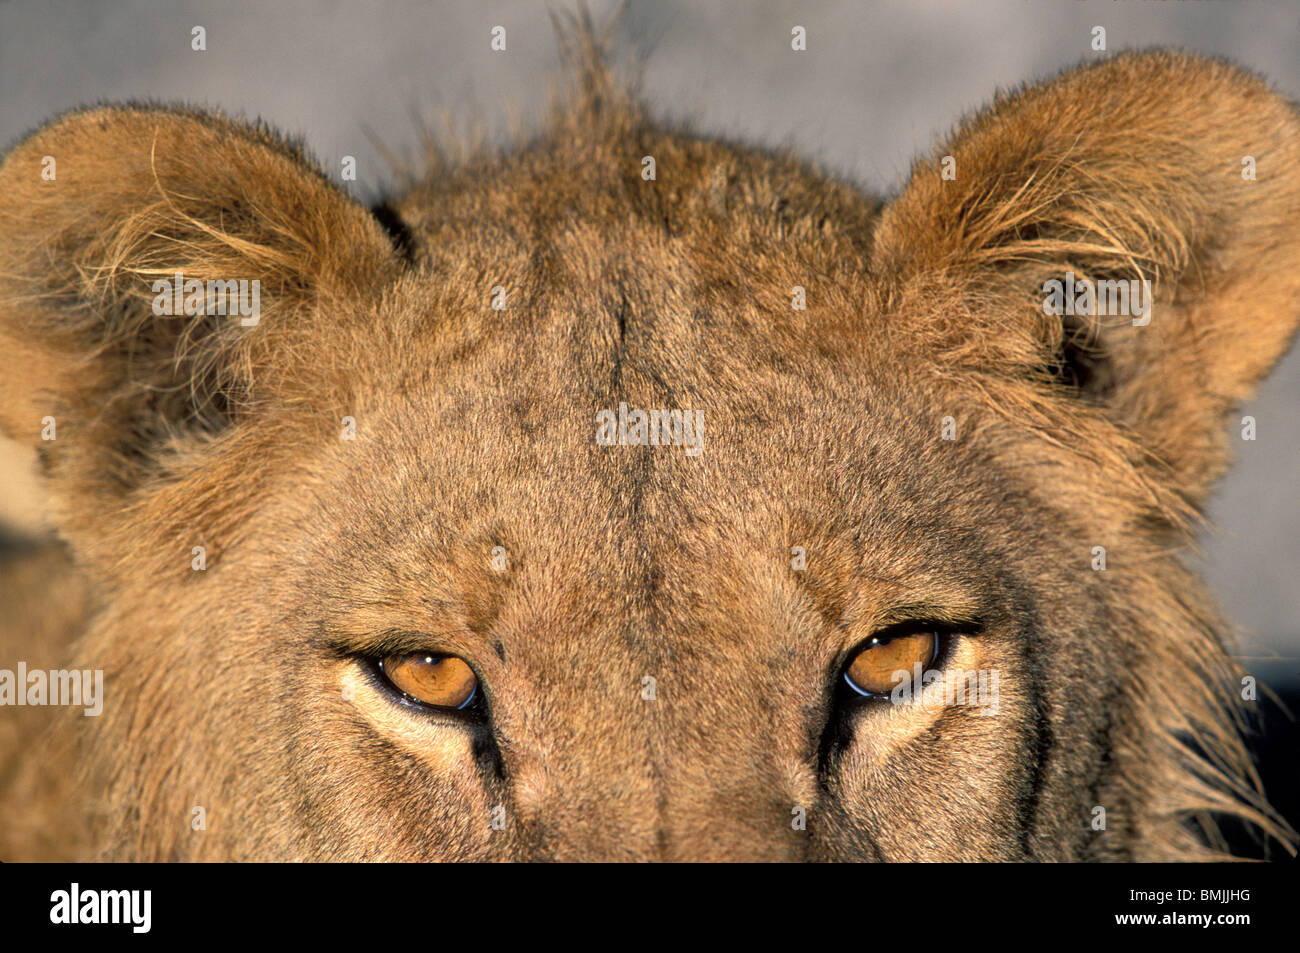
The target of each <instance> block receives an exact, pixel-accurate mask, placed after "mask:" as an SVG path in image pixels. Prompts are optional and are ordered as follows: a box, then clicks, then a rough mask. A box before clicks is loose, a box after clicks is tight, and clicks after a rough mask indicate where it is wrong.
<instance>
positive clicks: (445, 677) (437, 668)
mask: <svg viewBox="0 0 1300 953" xmlns="http://www.w3.org/2000/svg"><path fill="white" fill-rule="evenodd" d="M379 668H380V671H382V672H383V673H384V677H385V678H387V679H388V681H389V682H390V683H392V686H393V687H394V688H396V689H397V690H398V691H399V692H401V693H402V694H403V695H405V696H406V697H407V698H409V699H411V700H412V701H416V702H419V703H420V704H422V705H430V706H432V707H434V708H452V709H461V708H465V707H467V706H468V705H469V704H470V702H472V701H474V696H475V695H477V694H478V676H476V675H475V674H474V670H473V669H472V668H470V667H469V665H468V663H466V662H465V660H464V659H460V658H457V657H456V656H454V655H431V654H429V653H427V652H413V653H411V654H409V655H387V656H385V657H384V658H383V659H381V660H380V662H379Z"/></svg>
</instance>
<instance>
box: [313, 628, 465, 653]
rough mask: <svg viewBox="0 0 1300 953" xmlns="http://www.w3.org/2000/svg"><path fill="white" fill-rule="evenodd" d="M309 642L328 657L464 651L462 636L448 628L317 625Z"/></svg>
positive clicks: (462, 634)
mask: <svg viewBox="0 0 1300 953" xmlns="http://www.w3.org/2000/svg"><path fill="white" fill-rule="evenodd" d="M312 641H313V642H314V643H315V644H316V646H317V647H318V648H319V649H320V650H321V651H323V652H327V653H329V654H332V655H339V656H345V655H366V656H375V657H377V656H382V655H401V654H405V653H408V652H448V653H452V654H462V653H464V652H465V651H466V650H467V644H466V643H467V641H468V640H467V639H466V638H464V633H461V632H458V631H454V630H453V629H452V628H451V627H448V628H446V629H437V630H436V631H430V630H425V629H414V628H403V627H394V628H375V629H365V630H363V629H360V628H355V627H351V626H338V627H335V626H329V625H327V624H325V623H321V624H320V625H319V626H317V628H316V631H315V634H314V637H313V639H312Z"/></svg>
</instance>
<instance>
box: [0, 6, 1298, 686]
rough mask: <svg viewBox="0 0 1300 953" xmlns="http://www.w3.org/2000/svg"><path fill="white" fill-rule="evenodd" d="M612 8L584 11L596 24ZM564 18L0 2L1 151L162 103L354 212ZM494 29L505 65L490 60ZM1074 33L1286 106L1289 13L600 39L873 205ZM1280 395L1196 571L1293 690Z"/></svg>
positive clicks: (11, 492) (732, 16)
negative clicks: (430, 134) (264, 135)
mask: <svg viewBox="0 0 1300 953" xmlns="http://www.w3.org/2000/svg"><path fill="white" fill-rule="evenodd" d="M614 6H615V4H613V3H605V2H599V0H593V2H592V3H591V4H590V7H591V11H592V14H593V17H594V19H595V20H596V21H597V23H600V22H603V21H604V20H605V18H606V17H607V16H608V14H609V13H610V12H611V11H612V10H613V9H614ZM572 8H573V4H571V3H566V2H560V0H554V2H552V3H549V4H548V3H542V2H537V0H533V2H522V0H521V2H506V0H484V2H472V0H463V2H449V3H439V2H388V0H371V2H366V3H343V2H269V3H268V2H260V3H251V2H215V0H117V2H97V0H86V2H71V0H35V2H18V0H9V2H2V0H0V147H3V148H7V147H8V146H9V145H12V144H13V143H14V141H15V140H16V139H17V138H18V137H20V136H21V135H23V134H24V133H26V132H28V131H30V130H32V129H33V128H35V127H36V126H38V125H40V124H41V123H42V122H44V121H45V120H46V119H48V118H49V117H51V116H52V115H54V114H55V113H58V112H60V111H62V110H66V109H69V108H72V107H75V106H80V105H84V104H88V103H93V102H96V101H99V100H125V99H155V100H166V101H177V100H179V101H185V102H189V103H196V104H201V105H205V106H209V107H217V108H220V109H222V110H225V111H227V112H231V113H236V114H244V115H246V116H249V117H256V116H261V117H263V118H265V119H267V120H269V121H271V122H272V123H273V124H275V125H276V126H278V127H279V128H280V129H281V130H283V131H285V132H287V133H291V134H296V135H300V136H302V137H303V138H304V139H305V141H306V143H307V145H308V148H309V149H310V150H311V151H312V152H314V153H315V155H316V156H317V157H318V158H319V159H320V160H321V161H322V163H324V164H325V166H326V168H327V169H329V170H331V171H332V172H334V173H335V174H337V171H338V168H339V158H340V157H341V156H343V155H354V156H356V157H357V158H358V160H359V162H358V179H359V181H358V182H357V183H355V186H356V188H355V191H356V194H357V195H358V197H361V198H367V199H368V198H373V197H374V196H376V195H377V194H378V192H379V190H380V189H381V188H382V187H383V185H385V184H386V182H387V181H389V170H388V169H387V167H386V165H385V163H384V162H383V161H381V159H380V155H379V152H378V151H377V150H376V148H375V146H374V144H373V143H372V141H371V140H370V138H368V136H367V134H366V130H367V129H368V130H372V131H373V133H374V135H375V136H377V137H378V138H379V139H380V140H382V141H383V142H384V143H385V144H387V146H388V147H389V148H391V149H392V150H393V151H394V152H396V153H398V154H410V155H414V152H415V148H416V143H417V132H416V124H415V121H414V118H413V117H414V116H416V115H421V116H424V117H430V118H432V117H436V116H437V115H438V114H439V112H440V111H441V110H443V109H449V110H451V111H452V113H454V114H455V115H458V116H460V117H471V116H473V117H478V118H479V119H481V120H482V121H483V122H484V123H485V125H486V127H487V129H488V131H489V133H490V134H491V135H492V136H494V137H496V136H500V135H502V134H503V133H504V131H505V130H506V128H507V126H508V123H509V121H510V119H511V117H512V116H513V117H515V118H516V119H517V120H519V121H520V122H521V123H522V124H523V126H524V127H525V128H528V127H531V126H533V125H535V121H536V119H537V117H538V114H539V111H540V108H541V106H542V105H543V103H544V101H545V95H546V91H547V85H548V81H549V80H550V79H552V78H553V76H554V71H555V67H556V63H557V43H556V39H555V35H554V31H553V29H552V26H551V22H550V13H551V12H552V11H564V10H570V9H572ZM498 24H500V25H503V26H505V27H506V29H507V39H508V51H507V52H505V53H493V52H491V51H490V49H489V31H490V30H491V28H492V27H493V26H495V25H498ZM795 24H799V25H802V26H804V27H805V28H806V29H807V35H808V51H807V52H805V53H797V54H796V53H793V52H792V51H791V49H790V29H791V27H792V26H794V25H795ZM195 25H202V26H203V27H205V28H206V31H207V50H206V51H205V52H194V51H192V50H191V49H190V31H191V28H192V27H193V26H195ZM1094 25H1101V26H1104V27H1105V28H1106V31H1107V39H1108V45H1109V50H1110V52H1115V51H1117V50H1120V49H1124V48H1128V47H1142V46H1151V45H1164V46H1177V47H1184V48H1187V49H1191V50H1197V51H1202V52H1205V53H1211V54H1217V55H1221V56H1226V57H1230V58H1231V59H1233V60H1236V61H1237V62H1239V63H1241V64H1243V65H1245V66H1248V67H1251V68H1253V69H1255V70H1257V71H1259V72H1261V73H1263V74H1264V75H1266V76H1267V77H1268V78H1269V79H1271V80H1272V82H1273V83H1274V84H1276V86H1277V87H1278V88H1279V89H1281V90H1283V91H1284V92H1285V93H1287V94H1288V95H1290V96H1291V97H1292V98H1296V97H1297V95H1298V94H1300V58H1298V57H1297V55H1296V51H1297V40H1298V39H1300V7H1297V5H1296V4H1295V3H1294V2H1293V0H1278V2H1270V0H1238V2H1206V0H1200V2H1198V0H1189V2H1177V3H1174V2H1158V0H1132V2H1122V3H1121V2H1115V0H1047V2H1032V3H1031V2H1025V0H980V2H978V3H976V2H970V3H955V2H940V0H909V2H901V0H898V2H870V3H868V2H862V0H823V2H818V0H804V2H799V3H777V2H771V0H748V2H740V0H725V2H709V3H703V2H701V3H695V4H687V3H677V2H663V3H658V2H653V3H652V2H635V0H634V2H632V3H631V4H629V5H628V7H627V9H626V10H625V12H624V16H623V19H622V21H621V25H620V27H619V28H618V30H617V31H616V33H615V46H616V48H617V49H620V50H623V51H625V52H627V53H629V54H630V53H631V52H632V51H636V50H643V49H649V50H650V56H649V60H648V63H647V67H646V70H645V72H644V81H643V87H642V89H643V95H644V98H645V99H646V100H647V101H648V103H649V104H650V105H651V106H652V107H653V108H654V109H655V110H657V111H658V112H659V113H660V114H661V115H664V116H667V117H670V118H677V119H688V120H690V121H692V122H693V123H694V124H695V125H697V127H698V128H700V129H701V130H708V131H715V132H719V133H725V134H727V135H729V136H732V137H735V138H739V139H742V140H746V141H749V142H753V143H757V144H767V145H788V146H791V147H793V148H794V149H795V150H797V151H798V152H799V153H801V154H803V155H804V156H806V157H808V158H811V159H814V160H817V161H818V162H819V163H821V164H822V166H823V167H824V168H826V169H828V170H829V171H831V172H833V173H835V174H837V175H840V176H842V177H845V178H848V179H850V180H853V181H856V182H858V183H860V184H861V185H862V186H864V187H866V188H868V189H871V190H873V191H877V192H882V193H888V192H891V191H893V190H896V189H897V188H898V187H899V185H900V184H901V182H902V180H903V177H904V176H905V174H906V171H907V169H908V165H909V162H910V160H911V158H912V156H913V155H914V154H916V153H917V152H919V151H921V150H924V149H926V148H927V147H928V146H930V145H931V144H932V143H933V141H934V139H935V137H936V136H938V135H940V134H942V133H943V132H944V131H945V130H947V129H948V128H949V127H950V126H951V125H952V124H953V123H954V121H956V120H957V119H958V117H959V116H960V115H961V114H962V113H963V112H965V111H968V110H970V109H973V108H975V107H978V106H980V105H981V104H983V103H984V102H985V101H986V100H987V99H988V98H989V97H990V95H991V94H992V93H993V92H994V90H995V89H997V88H999V87H1007V86H1012V85H1015V84H1018V83H1020V82H1021V81H1024V80H1027V79H1031V78H1036V77H1044V76H1047V75H1050V74H1052V73H1054V72H1056V71H1058V70H1060V69H1061V68H1063V67H1066V66H1069V65H1071V64H1074V63H1076V62H1079V61H1082V60H1085V59H1090V58H1093V57H1095V56H1096V55H1097V54H1094V53H1092V52H1091V51H1090V49H1089V40H1090V32H1089V31H1090V29H1091V28H1092V27H1093V26H1094ZM627 59H629V60H630V59H631V56H630V55H629V56H628V57H627ZM1295 174H1300V170H1295ZM1297 396H1300V349H1297V352H1296V353H1293V354H1292V355H1291V356H1290V358H1288V359H1287V360H1286V361H1285V362H1284V363H1283V364H1282V365H1281V366H1280V367H1279V368H1278V370H1277V372H1276V373H1275V374H1274V375H1273V377H1272V378H1271V379H1270V381H1269V382H1267V383H1266V384H1265V386H1264V388H1263V390H1262V391H1261V392H1260V395H1259V397H1258V399H1257V400H1256V401H1255V402H1254V403H1252V404H1251V405H1250V406H1249V407H1247V408H1245V409H1244V411H1243V412H1244V413H1250V414H1253V415H1254V416H1255V417H1256V418H1257V420H1258V428H1259V437H1258V440H1257V441H1256V442H1254V443H1247V442H1242V441H1240V440H1236V439H1234V441H1233V446H1234V447H1235V448H1236V451H1237V454H1238V461H1237V463H1236V467H1235V469H1234V470H1233V472H1232V475H1231V476H1230V477H1229V478H1228V479H1227V481H1226V483H1225V484H1224V485H1223V487H1222V488H1221V491H1220V492H1219V494H1218V496H1217V498H1216V500H1215V502H1214V506H1213V513H1212V516H1213V518H1214V520H1215V524H1216V528H1215V529H1214V530H1213V531H1212V532H1211V533H1209V534H1208V535H1207V537H1206V540H1205V548H1206V557H1205V561H1206V566H1207V568H1206V571H1207V575H1208V576H1209V578H1210V579H1211V580H1212V583H1213V585H1214V587H1215V589H1216V591H1217V592H1218V594H1219V596H1220V598H1221V599H1222V601H1223V603H1224V604H1225V606H1226V608H1227V610H1228V613H1229V616H1230V617H1231V618H1232V619H1234V620H1235V621H1237V622H1238V623H1240V624H1241V626H1242V627H1243V628H1244V629H1246V630H1248V633H1253V635H1249V634H1248V636H1247V638H1246V641H1244V642H1243V645H1242V648H1241V651H1240V654H1241V655H1243V656H1247V657H1251V658H1254V659H1257V661H1254V662H1247V665H1248V666H1250V667H1252V668H1254V669H1255V670H1256V671H1259V672H1261V673H1264V672H1266V671H1267V672H1268V673H1269V674H1267V675H1266V676H1265V677H1266V678H1270V677H1271V678H1273V679H1276V680H1279V681H1285V680H1287V679H1288V678H1296V677H1300V661H1296V659H1295V657H1296V656H1298V655H1300V651H1297V647H1298V646H1300V638H1298V637H1297V636H1298V634H1300V633H1298V631H1297V621H1296V620H1297V619H1298V618H1300V584H1298V582H1297V579H1296V567H1297V554H1298V547H1300V533H1298V532H1297V530H1298V529H1300V511H1298V509H1297V506H1296V503H1297V489H1296V487H1297V481H1296V479H1295V473H1296V464H1297V462H1298V460H1297V448H1300V416H1298V415H1297V413H1296V409H1297ZM1233 432H1234V434H1235V433H1236V430H1235V428H1234V431H1233ZM43 519H44V516H43V509H42V506H41V503H40V498H39V491H38V490H37V489H36V487H35V483H34V480H33V479H32V476H31V460H30V458H29V457H27V456H25V455H23V454H19V453H17V452H16V451H15V449H14V448H13V447H12V445H10V446H0V522H8V523H10V524H13V525H17V526H20V527H26V528H33V529H35V528H39V527H40V526H41V525H42V522H43ZM1263 658H1272V659H1273V660H1274V661H1273V662H1272V663H1271V664H1270V663H1266V662H1264V661H1263Z"/></svg>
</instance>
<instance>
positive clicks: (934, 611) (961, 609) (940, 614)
mask: <svg viewBox="0 0 1300 953" xmlns="http://www.w3.org/2000/svg"><path fill="white" fill-rule="evenodd" d="M986 616H987V612H986V610H985V607H984V606H982V605H980V603H979V602H978V601H976V600H974V599H971V598H969V597H961V598H959V599H917V600H910V599H909V600H907V601H904V602H893V603H890V604H889V605H887V606H886V607H885V608H883V609H882V610H881V611H880V612H879V613H878V614H876V615H875V617H874V621H875V623H876V624H877V625H878V626H880V627H882V628H883V627H884V626H889V625H899V624H902V623H907V622H932V623H937V624H940V625H948V626H956V627H961V626H976V625H981V624H982V623H983V622H984V619H985V618H986Z"/></svg>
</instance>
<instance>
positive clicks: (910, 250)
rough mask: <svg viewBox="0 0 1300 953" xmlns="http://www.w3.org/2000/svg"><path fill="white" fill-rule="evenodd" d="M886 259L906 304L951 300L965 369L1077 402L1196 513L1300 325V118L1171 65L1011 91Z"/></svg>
mask: <svg viewBox="0 0 1300 953" xmlns="http://www.w3.org/2000/svg"><path fill="white" fill-rule="evenodd" d="M873 264H874V267H875V269H876V270H877V271H878V272H879V273H880V274H881V275H882V276H884V280H885V281H886V282H888V283H889V285H890V287H891V291H890V296H891V297H892V298H893V301H894V306H895V307H898V308H907V307H908V306H909V302H917V301H918V300H922V299H925V300H929V301H930V302H931V303H932V304H933V303H934V301H935V300H936V297H937V296H943V300H940V301H939V304H938V306H937V310H939V311H941V312H942V313H943V315H944V316H943V317H941V318H939V319H937V323H936V324H935V325H934V326H933V327H930V328H929V329H928V332H927V333H928V335H929V337H930V340H931V342H932V343H933V344H934V346H936V347H937V348H939V349H940V350H941V351H942V352H944V353H945V354H946V355H948V358H949V359H950V360H952V361H953V362H955V363H957V364H964V365H966V366H967V367H969V368H979V369H980V372H982V373H988V374H991V375H994V376H995V377H996V376H1002V377H1009V378H1016V379H1018V380H1021V381H1023V380H1025V378H1026V375H1029V376H1031V377H1033V379H1034V380H1035V381H1037V382H1039V383H1042V384H1043V385H1044V386H1045V387H1049V388H1051V389H1052V391H1053V393H1054V394H1059V393H1067V394H1070V395H1073V397H1074V398H1076V399H1077V400H1078V401H1079V402H1080V405H1081V406H1086V407H1087V408H1089V412H1092V413H1101V414H1104V415H1106V416H1108V417H1109V418H1110V419H1112V420H1114V421H1116V422H1118V423H1119V424H1121V425H1122V426H1123V427H1124V428H1126V429H1127V431H1128V432H1129V433H1130V434H1132V435H1133V436H1134V438H1135V440H1136V442H1137V443H1138V444H1139V445H1141V447H1142V448H1143V449H1144V451H1145V457H1146V461H1147V462H1146V464H1145V465H1146V466H1148V467H1149V472H1148V474H1147V476H1148V478H1154V479H1156V480H1157V481H1158V482H1160V483H1161V485H1163V486H1166V487H1168V488H1169V489H1171V490H1172V491H1173V492H1175V493H1176V494H1178V496H1180V497H1181V498H1182V500H1183V501H1184V502H1185V503H1188V504H1191V505H1192V506H1200V505H1201V504H1203V503H1204V501H1205V499H1206V497H1207V495H1208V493H1209V490H1210V488H1211V486H1212V484H1213V482H1214V480H1215V479H1216V478H1217V476H1218V475H1219V474H1220V473H1221V471H1222V469H1223V468H1224V466H1225V465H1226V463H1227V449H1226V433H1227V428H1226V426H1225V425H1226V423H1227V419H1226V418H1227V415H1228V413H1229V412H1230V411H1231V410H1232V409H1233V408H1234V407H1236V406H1237V405H1239V404H1240V403H1241V402H1242V401H1244V400H1245V399H1247V398H1248V397H1249V396H1250V395H1251V393H1252V392H1253V390H1254V388H1255V385H1256V384H1257V383H1258V381H1259V380H1260V379H1261V377H1262V376H1263V375H1264V374H1265V373H1267V372H1268V370H1269V369H1270V368H1271V367H1272V366H1273V364H1274V363H1275V362H1276V361H1277V360H1278V359H1279V358H1280V356H1281V355H1282V354H1283V353H1284V352H1285V351H1286V349H1287V347H1288V345H1289V343H1290V341H1291V339H1292V337H1293V335H1294V333H1295V329H1296V326H1297V323H1300V114H1298V113H1297V110H1296V108H1295V106H1294V105H1293V104H1292V103H1290V102H1288V101H1287V100H1286V99H1284V98H1283V97H1282V96H1280V95H1278V94H1277V93H1275V92H1273V91H1272V90H1270V89H1269V87H1268V86H1267V85H1265V83H1263V82H1262V81H1260V80H1259V79H1257V78H1256V77H1254V76H1252V75H1250V74H1248V73H1246V72H1243V71H1242V70H1240V69H1237V68H1235V67H1233V66H1230V65H1228V64H1226V63H1223V62H1219V61H1216V60H1210V59H1203V58H1199V57H1193V56H1187V55H1181V54H1177V53H1171V52H1158V53H1146V54H1131V55H1130V54H1126V55H1122V56H1117V57H1115V58H1113V59H1110V60H1107V61H1105V62H1103V63H1101V64H1099V65H1095V66H1089V67H1085V68H1080V69H1077V70H1075V71H1072V72H1069V73H1066V74H1064V75H1062V76H1061V77H1059V78H1057V79H1055V80H1052V81H1050V82H1047V83H1043V84H1040V85H1036V86H1030V87H1028V88H1025V89H1022V90H1020V91H1018V92H1015V93H1012V94H1009V95H1003V96H1000V97H999V98H998V99H997V100H996V101H995V102H994V103H993V105H992V106H991V107H989V108H988V109H986V110H984V111H983V112H981V113H979V114H978V115H976V116H974V117H973V118H971V119H969V120H968V121H966V122H965V123H964V124H963V125H962V126H961V127H960V128H959V129H958V130H957V131H956V132H955V133H954V134H953V135H952V136H951V138H950V139H949V140H948V141H947V142H946V143H945V144H943V145H942V146H941V147H940V148H939V149H938V150H936V152H935V154H934V155H933V156H932V157H931V158H929V159H927V160H925V161H922V162H920V163H918V164H917V166H916V167H915V168H914V170H913V172H912V174H911V177H910V181H909V183H908V184H907V186H906V188H905V189H904V191H903V192H902V193H901V194H900V195H899V197H898V198H897V200H895V201H894V202H893V203H892V205H891V206H890V207H888V208H887V209H886V211H885V212H884V214H883V216H882V219H881V222H880V224H879V227H878V229H877V232H876V236H875V246H874V260H873ZM1121 283H1122V284H1121ZM1058 286H1059V287H1058ZM1090 288H1091V304H1090V301H1089V297H1090V292H1089V289H1090ZM1123 298H1127V299H1128V300H1127V302H1125V301H1124V300H1122V299H1123ZM1101 312H1107V313H1101ZM1115 312H1120V313H1115Z"/></svg>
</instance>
